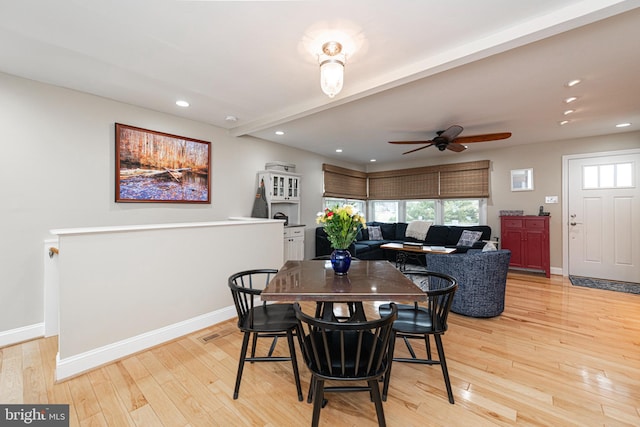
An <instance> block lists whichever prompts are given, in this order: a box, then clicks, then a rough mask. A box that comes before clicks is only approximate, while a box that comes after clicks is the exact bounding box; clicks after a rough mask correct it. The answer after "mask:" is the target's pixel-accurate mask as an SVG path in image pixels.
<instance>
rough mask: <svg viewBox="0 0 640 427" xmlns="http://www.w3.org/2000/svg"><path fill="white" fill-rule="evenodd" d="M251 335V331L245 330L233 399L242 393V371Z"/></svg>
mask: <svg viewBox="0 0 640 427" xmlns="http://www.w3.org/2000/svg"><path fill="white" fill-rule="evenodd" d="M249 335H251V333H250V332H245V333H244V337H242V349H241V350H240V360H239V361H238V373H237V374H236V386H235V388H234V389H233V399H234V400H235V399H237V398H238V394H239V393H240V381H241V380H242V371H243V369H244V360H245V358H246V357H247V348H248V347H249Z"/></svg>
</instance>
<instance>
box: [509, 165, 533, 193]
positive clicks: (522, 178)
mask: <svg viewBox="0 0 640 427" xmlns="http://www.w3.org/2000/svg"><path fill="white" fill-rule="evenodd" d="M531 190H533V169H531V168H529V169H514V170H512V171H511V191H531Z"/></svg>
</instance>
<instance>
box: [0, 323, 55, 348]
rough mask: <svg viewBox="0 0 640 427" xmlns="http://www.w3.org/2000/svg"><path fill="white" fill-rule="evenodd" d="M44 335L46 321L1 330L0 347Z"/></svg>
mask: <svg viewBox="0 0 640 427" xmlns="http://www.w3.org/2000/svg"><path fill="white" fill-rule="evenodd" d="M42 336H44V323H36V324H34V325H29V326H23V327H21V328H16V329H10V330H8V331H4V332H0V347H6V346H9V345H13V344H18V343H21V342H23V341H29V340H33V339H36V338H40V337H42Z"/></svg>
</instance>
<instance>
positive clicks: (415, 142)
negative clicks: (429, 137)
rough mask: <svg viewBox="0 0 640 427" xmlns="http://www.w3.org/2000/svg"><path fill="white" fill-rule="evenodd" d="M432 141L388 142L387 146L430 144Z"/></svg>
mask: <svg viewBox="0 0 640 427" xmlns="http://www.w3.org/2000/svg"><path fill="white" fill-rule="evenodd" d="M432 143H433V141H389V144H432Z"/></svg>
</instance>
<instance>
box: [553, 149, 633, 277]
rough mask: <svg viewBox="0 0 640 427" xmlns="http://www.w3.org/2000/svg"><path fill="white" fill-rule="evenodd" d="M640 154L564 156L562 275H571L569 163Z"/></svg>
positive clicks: (619, 152)
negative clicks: (591, 158)
mask: <svg viewBox="0 0 640 427" xmlns="http://www.w3.org/2000/svg"><path fill="white" fill-rule="evenodd" d="M628 154H640V148H632V149H629V150H617V151H601V152H597V153H583V154H567V155H564V156H562V275H563V276H568V275H569V161H570V160H575V159H586V158H590V157H604V156H617V155H628Z"/></svg>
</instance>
